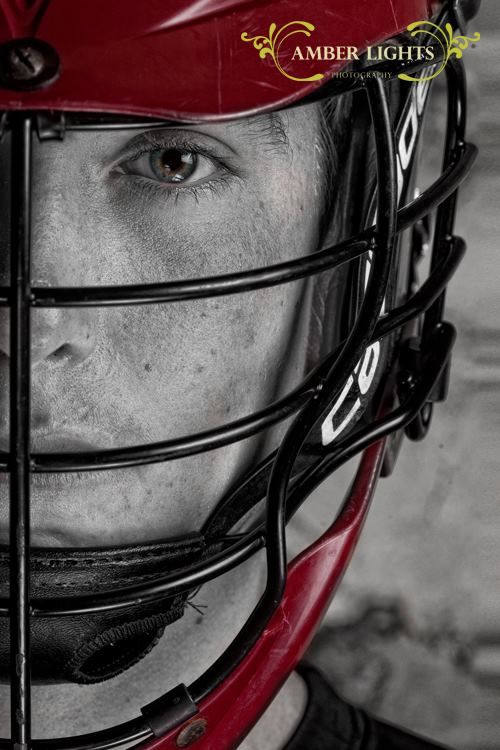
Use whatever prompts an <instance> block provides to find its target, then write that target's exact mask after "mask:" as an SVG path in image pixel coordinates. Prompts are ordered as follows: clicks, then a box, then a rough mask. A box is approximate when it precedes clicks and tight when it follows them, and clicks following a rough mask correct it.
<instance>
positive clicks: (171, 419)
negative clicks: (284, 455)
mask: <svg viewBox="0 0 500 750" xmlns="http://www.w3.org/2000/svg"><path fill="white" fill-rule="evenodd" d="M298 294H299V288H298V285H293V288H292V287H288V288H286V289H285V288H282V289H274V290H266V291H259V292H255V293H249V294H246V295H240V296H238V297H233V298H229V297H228V298H225V299H219V300H205V301H198V302H192V303H176V304H173V305H170V306H169V307H168V308H165V307H164V308H161V309H160V308H159V307H156V306H155V308H154V309H150V310H149V311H146V310H144V311H140V312H139V313H137V312H136V311H127V312H126V313H122V314H121V315H120V316H119V317H118V316H117V315H116V313H114V314H112V316H111V318H108V320H107V322H106V324H105V327H104V329H103V340H107V341H108V342H109V341H112V342H113V346H112V347H111V348H108V349H107V350H106V349H105V348H104V347H103V349H102V355H101V356H103V357H105V358H106V359H107V360H108V365H107V366H106V365H104V367H103V369H104V370H105V371H106V372H107V377H106V382H107V383H108V386H107V388H108V389H112V394H110V401H114V400H115V399H118V402H119V403H118V404H117V405H116V410H117V411H120V405H121V413H122V419H121V420H120V422H121V423H122V425H123V427H126V428H127V432H128V426H129V425H130V427H131V428H135V426H136V423H137V422H143V421H144V423H145V424H144V425H143V426H145V425H147V432H148V437H149V439H154V440H159V439H162V438H164V437H174V436H178V435H182V434H185V433H186V432H189V431H193V430H199V429H210V428H213V427H217V426H218V425H220V424H222V423H223V422H225V421H227V420H228V419H229V418H231V419H233V418H237V417H241V416H244V415H245V414H248V413H250V412H251V411H253V410H255V409H256V408H260V407H261V406H264V405H265V404H266V403H267V402H268V401H269V400H270V398H271V396H272V393H273V390H274V380H275V377H274V376H275V373H276V372H277V371H279V370H280V369H281V368H282V365H283V362H284V360H285V359H286V354H287V346H288V341H289V338H290V335H291V330H290V329H291V324H292V320H293V318H294V312H295V307H296V304H297V296H298ZM113 318H114V320H113ZM126 415H129V417H130V419H128V418H127V419H124V417H125V416H126ZM132 431H133V430H132ZM132 438H133V435H130V439H132Z"/></svg>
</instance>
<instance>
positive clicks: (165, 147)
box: [113, 131, 238, 195]
mask: <svg viewBox="0 0 500 750" xmlns="http://www.w3.org/2000/svg"><path fill="white" fill-rule="evenodd" d="M221 150H223V149H221ZM125 151H126V152H125V155H124V156H123V157H122V158H121V160H120V161H119V162H118V163H116V164H115V166H114V169H113V171H114V173H115V174H118V175H122V176H125V177H128V178H130V179H132V180H134V179H135V180H136V181H137V182H140V183H142V186H143V187H144V186H146V187H148V188H149V189H152V190H156V189H158V190H160V191H163V194H164V195H165V194H167V193H168V192H173V193H176V194H179V193H180V192H181V191H190V192H192V193H195V194H196V193H197V191H198V190H204V189H210V190H214V189H216V188H217V187H219V186H221V185H223V184H225V183H226V182H227V180H228V179H229V178H231V177H232V176H237V173H238V170H237V169H236V168H234V167H231V166H230V165H229V164H228V163H227V159H226V158H225V155H221V154H220V153H218V152H217V150H216V149H215V148H214V147H213V146H210V145H208V144H207V143H202V142H200V140H199V139H196V138H195V137H194V136H193V135H192V134H190V133H186V134H178V133H168V132H164V133H155V132H154V131H150V132H149V133H145V134H143V135H142V136H140V137H139V138H134V139H133V141H132V142H131V143H130V144H129V147H127V148H126V150H125Z"/></svg>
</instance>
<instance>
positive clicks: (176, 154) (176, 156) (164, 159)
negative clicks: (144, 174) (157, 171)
mask: <svg viewBox="0 0 500 750" xmlns="http://www.w3.org/2000/svg"><path fill="white" fill-rule="evenodd" d="M182 157H183V154H182V153H181V152H180V151H175V150H174V149H173V148H169V149H168V151H164V152H163V153H162V156H161V163H162V166H163V168H164V170H165V172H167V173H168V172H178V171H179V170H180V169H181V168H182V167H183V166H184V161H183V158H182Z"/></svg>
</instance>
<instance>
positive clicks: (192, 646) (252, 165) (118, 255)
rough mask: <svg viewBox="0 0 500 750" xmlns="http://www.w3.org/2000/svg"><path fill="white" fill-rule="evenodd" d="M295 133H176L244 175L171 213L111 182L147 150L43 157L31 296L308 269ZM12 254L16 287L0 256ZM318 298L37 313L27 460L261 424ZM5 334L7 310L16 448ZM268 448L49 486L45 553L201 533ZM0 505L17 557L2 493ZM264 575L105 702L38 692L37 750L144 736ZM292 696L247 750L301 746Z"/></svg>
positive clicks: (308, 213)
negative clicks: (69, 438)
mask: <svg viewBox="0 0 500 750" xmlns="http://www.w3.org/2000/svg"><path fill="white" fill-rule="evenodd" d="M286 120H287V125H288V138H289V147H288V148H286V147H283V146H282V147H271V146H270V145H269V143H265V142H264V139H263V137H259V136H258V135H256V134H255V132H252V133H250V134H248V132H247V131H245V130H243V129H242V128H241V127H240V126H237V125H234V124H232V125H217V126H203V127H200V126H196V127H195V126H193V127H191V128H185V129H183V130H182V131H181V132H182V133H183V137H189V138H190V139H192V141H193V142H194V143H195V144H197V145H201V147H202V148H205V147H207V146H208V147H210V148H211V149H212V150H213V151H215V153H216V154H217V157H218V158H219V159H220V160H222V161H224V162H225V163H226V164H227V165H228V167H229V171H230V172H231V171H232V172H234V173H236V174H233V175H225V176H224V179H214V184H213V186H212V188H211V189H206V190H205V189H203V190H201V191H200V192H199V193H198V194H197V195H193V194H192V193H190V192H189V191H187V190H185V191H184V192H182V191H180V192H179V193H178V194H177V197H174V194H173V193H172V192H169V191H170V188H169V187H168V186H165V185H162V184H158V183H153V181H152V180H145V179H143V178H142V179H141V178H139V179H138V178H137V177H136V176H132V175H130V174H122V173H120V172H119V171H117V168H116V164H114V161H116V154H117V152H118V150H119V149H121V148H122V147H123V146H125V144H126V143H127V142H128V141H129V140H130V139H131V138H133V137H135V136H136V135H137V131H130V132H128V133H123V132H120V133H117V132H111V133H98V134H89V133H87V134H83V133H68V135H67V137H66V139H65V141H64V142H62V143H59V142H46V143H44V144H43V145H40V144H38V143H37V142H36V141H35V143H34V171H33V177H34V194H33V279H34V281H35V283H37V284H39V285H47V284H51V285H91V284H127V283H130V284H131V283H148V282H158V281H159V280H173V279H180V278H190V277H195V276H209V275H212V274H217V273H219V274H220V273H229V272H233V271H237V270H243V269H248V268H254V267H258V266H263V265H267V264H270V263H278V262H280V261H284V260H286V259H291V258H295V257H299V256H301V255H305V254H307V253H309V252H311V251H313V250H314V249H315V248H316V247H317V244H318V225H319V211H320V208H321V206H320V201H319V200H318V184H317V183H318V175H321V174H322V167H323V165H322V163H321V159H320V149H319V148H318V147H317V138H316V137H315V136H316V135H317V130H318V121H319V118H318V116H317V111H316V110H315V108H314V107H308V108H300V109H298V110H296V111H293V112H291V113H290V114H288V115H287V116H286ZM168 132H170V131H168ZM176 132H177V129H176ZM1 157H2V154H1V149H0V158H1ZM214 170H215V172H217V171H218V168H217V167H215V168H213V171H214ZM218 177H220V175H218ZM1 200H2V199H1V198H0V201H1ZM0 208H2V206H1V205H0ZM0 242H1V243H2V244H1V245H0V247H1V248H3V250H2V252H1V253H0V261H1V262H2V264H3V265H2V266H1V267H0V276H2V277H3V278H2V282H3V283H5V280H6V279H5V277H6V270H5V267H6V262H5V261H6V250H5V240H4V239H2V238H1V237H0ZM309 294H310V289H309V284H307V283H306V282H299V283H295V284H289V285H285V286H281V287H274V288H272V289H270V290H261V291H257V292H253V293H247V294H244V295H236V296H229V297H225V298H218V299H212V300H201V301H196V302H188V303H175V304H173V305H168V306H160V305H155V306H147V307H132V308H111V309H108V310H97V311H92V310H85V309H82V310H74V309H73V310H46V311H40V310H37V311H34V314H33V321H32V327H33V341H34V346H33V352H32V356H33V389H32V427H33V439H34V448H35V449H37V450H44V448H45V449H49V450H50V448H47V447H46V441H47V437H46V436H47V434H50V433H54V432H55V433H66V432H68V431H69V432H71V433H74V434H76V435H79V436H80V437H81V438H83V439H85V440H88V441H89V442H91V443H93V444H94V445H95V446H96V447H102V448H107V447H114V446H120V445H134V444H141V443H144V442H148V441H159V440H163V439H168V438H172V437H176V436H181V435H187V434H189V433H193V432H197V431H200V430H206V429H209V428H213V427H216V426H218V425H220V424H223V423H225V422H227V421H229V420H233V419H236V418H238V417H241V416H243V415H245V414H249V413H251V412H253V411H255V410H256V409H259V408H262V407H263V406H264V405H266V404H268V403H269V402H270V401H271V400H274V399H275V398H276V397H277V396H278V395H281V394H283V393H284V392H286V391H287V390H289V389H290V387H292V386H293V385H295V384H296V383H297V382H298V381H299V380H300V379H301V377H302V375H303V372H304V367H305V360H306V349H307V337H306V336H298V335H297V333H298V332H299V329H300V330H301V331H304V332H307V330H308V329H309V311H310V306H309V305H308V304H307V302H308V300H309V298H308V297H307V295H309ZM305 298H306V300H305V301H306V303H305V304H303V302H304V299H305ZM7 329H8V320H7V318H6V314H5V311H2V310H1V309H0V353H1V354H2V356H0V385H2V386H3V387H2V388H1V391H0V392H1V393H2V399H3V401H2V404H1V411H0V413H1V414H2V418H3V421H2V422H1V423H0V428H1V429H0V434H2V433H3V435H4V436H5V434H6V429H7V428H6V426H7V424H8V403H7V391H6V387H5V384H6V383H7V377H8V361H7V358H6V355H7V353H8V337H7ZM297 342H299V343H297ZM275 438H276V435H275V436H274V437H271V441H272V440H274V439H275ZM268 448H269V443H268V445H266V446H264V445H263V444H262V442H261V440H260V439H259V438H256V439H253V440H249V441H246V442H245V443H243V444H236V445H234V446H230V447H227V448H225V449H220V450H218V451H215V452H210V453H207V454H204V455H202V456H198V457H193V458H187V459H182V460H179V461H175V462H171V463H165V464H157V465H153V466H148V467H144V468H135V469H127V470H120V471H112V472H102V473H101V474H94V473H89V474H84V475H83V477H82V478H81V479H78V481H77V482H76V483H75V482H73V481H72V480H71V478H69V477H68V476H65V475H59V479H57V481H55V482H54V481H50V480H49V481H48V482H47V481H46V480H44V479H43V478H42V480H41V481H40V479H37V480H35V481H34V484H33V490H32V527H33V542H34V543H35V544H41V545H48V546H54V545H62V546H71V545H76V546H80V545H82V546H91V545H108V544H120V543H128V542H138V541H147V540H152V539H158V538H165V537H171V536H175V535H179V534H183V533H186V532H192V531H195V530H196V529H198V528H199V527H200V526H201V524H202V523H203V521H204V519H205V518H206V517H207V515H208V514H209V512H210V511H211V509H212V508H213V507H214V505H215V504H216V502H217V500H218V498H219V497H220V496H221V494H222V493H223V492H224V491H225V490H226V489H227V487H228V486H229V484H230V483H231V482H232V481H234V479H235V478H237V476H238V475H239V473H240V472H241V471H242V470H243V469H244V468H245V467H246V465H248V463H249V461H250V460H251V459H252V457H253V456H255V455H256V454H257V453H259V452H261V451H263V450H264V449H268ZM0 499H1V503H0V528H2V529H3V530H4V536H3V538H2V541H5V540H6V533H5V529H6V528H7V485H6V484H5V483H3V484H0ZM262 562H263V558H262V556H261V555H260V556H258V557H257V558H254V559H252V560H250V561H248V562H247V563H246V564H245V565H244V566H243V567H242V568H240V569H237V570H235V571H233V572H232V573H230V574H227V575H225V576H223V577H222V578H221V579H218V580H216V581H214V582H212V583H210V584H207V585H206V586H204V587H203V589H202V591H201V592H200V594H199V595H198V597H197V600H196V601H197V602H198V603H199V604H200V605H208V608H207V609H206V610H205V612H206V617H203V618H200V617H199V615H198V613H197V612H196V611H194V610H191V609H189V608H188V610H187V612H186V614H185V616H184V617H183V618H182V620H180V621H178V622H177V623H175V624H174V625H172V626H170V627H169V628H167V630H166V633H165V635H164V637H163V639H162V641H161V642H160V644H159V646H157V647H156V649H155V650H154V651H153V652H152V654H151V655H150V656H149V657H147V658H146V659H145V660H144V661H143V662H141V663H140V664H139V665H137V666H136V667H134V669H133V670H130V671H129V672H127V673H125V674H124V675H122V676H120V677H118V678H115V679H114V680H112V681H111V683H104V684H102V685H96V686H92V687H89V688H82V687H81V686H75V685H64V686H58V685H56V686H44V687H37V688H35V689H34V695H33V709H34V732H35V735H36V736H50V735H53V734H54V733H56V734H61V735H64V734H66V735H67V734H77V733H81V732H88V731H90V730H92V729H97V728H102V727H103V726H106V725H108V726H109V725H111V724H113V723H116V722H119V721H123V720H125V719H128V718H131V717H132V716H135V715H136V714H137V709H138V705H139V704H138V701H141V703H140V705H144V704H145V703H147V702H149V701H150V700H153V699H154V698H156V697H157V696H158V695H159V694H160V693H163V692H164V691H165V690H166V689H167V688H169V687H173V686H174V685H176V684H178V683H179V682H186V683H187V684H189V682H190V681H192V680H193V679H195V678H196V677H197V676H199V675H200V674H201V672H202V671H203V670H204V669H206V668H207V667H208V666H209V665H210V663H212V662H213V661H214V660H215V659H216V658H217V656H218V655H219V654H220V652H221V650H222V648H223V647H225V646H226V645H228V643H229V642H230V641H231V639H232V638H233V637H234V636H235V634H236V633H237V631H238V630H239V628H240V627H241V626H242V624H243V622H244V621H245V619H246V618H247V617H248V615H249V613H250V611H251V610H252V608H253V606H254V605H255V603H256V601H257V599H258V596H259V592H260V590H261V589H260V587H261V582H262ZM297 680H298V678H297V677H294V678H292V680H291V681H289V682H287V683H286V685H285V688H284V689H283V690H282V693H281V694H280V695H281V697H280V699H279V701H278V702H277V704H276V705H273V707H272V708H273V710H272V711H271V712H270V714H269V713H268V714H266V717H267V718H266V717H264V719H263V721H262V722H260V723H259V726H260V727H262V730H261V731H262V734H259V731H260V730H259V726H258V727H257V729H256V730H254V733H253V735H252V737H251V738H250V739H249V740H248V741H247V742H246V744H244V745H243V746H242V747H243V750H254V749H255V748H257V747H259V748H260V747H264V746H265V747H266V750H274V748H278V747H280V746H281V745H282V744H283V742H284V740H285V738H286V737H287V736H289V735H290V733H291V731H293V727H294V725H295V723H296V721H297V717H298V716H300V712H301V711H302V709H303V707H304V705H305V692H304V689H303V686H302V685H301V684H298V683H297ZM8 715H9V714H8V688H7V686H0V717H5V718H0V731H1V733H2V734H6V733H8ZM280 717H281V718H280Z"/></svg>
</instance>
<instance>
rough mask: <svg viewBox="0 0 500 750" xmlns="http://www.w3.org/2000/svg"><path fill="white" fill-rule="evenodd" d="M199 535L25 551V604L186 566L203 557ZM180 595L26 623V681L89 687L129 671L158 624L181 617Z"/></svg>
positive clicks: (3, 642) (2, 657) (0, 643)
mask: <svg viewBox="0 0 500 750" xmlns="http://www.w3.org/2000/svg"><path fill="white" fill-rule="evenodd" d="M205 550H206V543H205V541H204V538H203V537H202V536H201V535H192V536H190V537H185V538H183V539H179V540H169V541H166V542H158V543H155V544H145V545H137V546H134V547H114V548H103V549H88V548H82V549H62V548H61V549H43V548H33V549H32V552H31V591H32V597H33V598H38V597H44V596H49V597H50V596H62V595H64V594H66V595H72V596H73V595H77V596H78V595H83V594H88V593H90V592H92V593H97V592H105V591H112V590H113V589H117V588H120V587H122V586H127V585H131V584H137V583H140V582H142V581H144V580H151V581H154V580H155V578H158V577H159V576H160V575H164V574H165V573H168V572H170V571H175V570H177V569H179V568H183V567H185V566H186V565H189V564H193V562H196V561H198V560H200V559H201V558H202V557H203V554H204V552H205ZM8 580H9V552H8V547H0V592H1V596H8V594H9V592H8V583H5V582H8ZM188 595H189V594H188V593H184V594H176V595H173V596H171V597H170V598H168V599H163V600H161V601H156V602H151V603H143V604H138V605H132V606H130V607H127V608H125V609H121V610H117V611H115V612H98V613H96V614H90V615H88V614H85V615H72V616H62V617H46V618H44V617H36V618H33V620H32V631H31V639H32V641H31V642H32V645H31V653H32V678H33V681H34V682H38V683H47V682H77V683H87V684H88V683H94V682H100V681H102V680H106V679H108V678H110V677H114V676H116V675H118V674H120V673H121V672H123V671H124V670H125V669H127V668H128V667H131V666H132V665H133V664H136V663H137V662H138V661H140V659H142V658H143V657H144V656H145V655H146V654H147V653H149V651H150V650H151V649H152V648H153V647H154V646H155V645H156V643H157V642H158V641H159V639H160V638H161V636H162V634H163V631H164V629H165V627H166V625H170V624H171V623H172V622H175V621H176V620H178V619H179V618H180V617H182V615H183V613H184V609H185V606H186V600H187V597H188ZM9 648H10V643H9V620H8V618H1V619H0V680H1V681H7V680H8V673H9Z"/></svg>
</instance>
